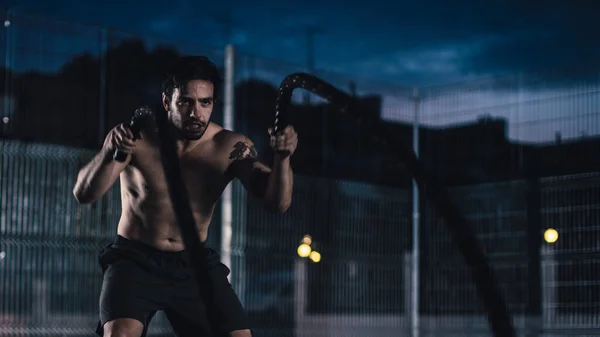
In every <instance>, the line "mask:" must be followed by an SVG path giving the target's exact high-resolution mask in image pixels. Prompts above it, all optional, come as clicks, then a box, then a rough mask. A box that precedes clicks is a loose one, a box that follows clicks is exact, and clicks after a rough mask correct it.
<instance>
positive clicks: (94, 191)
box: [73, 149, 128, 203]
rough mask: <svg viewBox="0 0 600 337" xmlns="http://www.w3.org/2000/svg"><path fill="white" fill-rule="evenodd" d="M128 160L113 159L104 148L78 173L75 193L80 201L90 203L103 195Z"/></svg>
mask: <svg viewBox="0 0 600 337" xmlns="http://www.w3.org/2000/svg"><path fill="white" fill-rule="evenodd" d="M127 162H128V161H126V162H124V163H119V162H117V161H114V160H112V158H111V153H110V151H108V150H105V149H102V150H101V151H100V152H99V153H97V154H96V155H95V156H94V157H93V158H92V160H90V162H89V163H87V164H86V165H85V166H84V167H83V168H82V169H81V170H80V171H79V174H78V175H77V181H76V183H75V187H74V188H73V195H74V196H75V199H77V201H78V202H80V203H89V202H93V201H95V200H96V199H97V198H99V197H100V196H102V195H103V194H104V193H105V192H106V191H107V190H108V189H109V188H110V186H111V185H112V184H113V183H114V182H115V180H116V179H117V177H118V176H119V174H120V173H121V171H122V170H123V168H124V167H125V166H126V165H127V164H126V163H127Z"/></svg>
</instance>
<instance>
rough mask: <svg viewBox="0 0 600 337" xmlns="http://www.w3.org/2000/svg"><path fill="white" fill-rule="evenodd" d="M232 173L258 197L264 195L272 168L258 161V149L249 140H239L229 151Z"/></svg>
mask: <svg viewBox="0 0 600 337" xmlns="http://www.w3.org/2000/svg"><path fill="white" fill-rule="evenodd" d="M229 160H232V163H231V164H230V169H229V171H230V173H231V174H232V175H233V178H237V179H238V180H240V182H241V183H242V184H243V185H244V187H245V188H246V189H247V190H248V191H249V192H251V193H252V194H253V195H255V196H257V197H262V196H263V195H264V191H265V189H266V186H267V181H268V178H269V174H270V173H271V169H269V168H268V167H267V166H266V165H264V164H263V163H261V162H260V161H258V151H256V148H255V147H254V144H253V143H252V142H251V141H250V140H249V139H247V138H246V139H245V140H243V141H238V142H236V143H235V144H234V145H233V148H232V150H231V152H230V153H229Z"/></svg>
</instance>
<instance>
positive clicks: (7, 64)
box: [0, 9, 13, 133]
mask: <svg viewBox="0 0 600 337" xmlns="http://www.w3.org/2000/svg"><path fill="white" fill-rule="evenodd" d="M12 13H13V12H12V10H10V9H9V10H7V11H6V21H4V27H5V29H6V34H5V35H4V36H5V38H6V41H5V43H6V44H5V48H6V49H5V50H4V107H3V108H4V111H3V117H4V118H10V117H12V114H11V109H12V106H11V103H12V83H11V82H12V81H11V77H12V71H13V70H12V67H13V65H12V56H13V48H12V43H13V39H12V35H13V34H12V31H13V29H12V28H11V25H12V22H11V21H10V19H11V17H12ZM10 122H11V121H10V119H9V120H5V119H3V121H2V124H4V125H3V126H2V128H0V130H2V131H4V130H8V129H9V127H8V125H6V124H8V123H10ZM2 133H4V132H2Z"/></svg>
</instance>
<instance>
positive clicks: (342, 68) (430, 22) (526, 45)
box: [3, 0, 600, 140]
mask: <svg viewBox="0 0 600 337" xmlns="http://www.w3.org/2000/svg"><path fill="white" fill-rule="evenodd" d="M3 1H4V5H5V6H8V7H10V8H14V9H17V10H19V11H26V12H32V13H36V14H39V15H42V16H45V17H49V18H56V19H61V20H66V21H69V22H78V23H83V24H89V25H97V26H105V27H106V26H109V27H113V28H116V29H118V30H121V31H124V32H131V33H133V34H135V35H141V36H155V37H159V38H161V40H163V41H168V40H169V39H175V40H177V41H190V42H193V43H196V44H202V45H209V46H214V47H215V49H218V50H222V49H223V46H224V45H225V44H226V42H227V41H230V42H233V43H234V44H236V45H237V46H238V50H239V51H240V53H241V54H248V55H250V54H251V55H257V56H261V57H268V58H273V59H276V60H281V61H283V62H290V63H294V64H299V65H302V66H304V65H305V64H306V41H307V38H306V37H307V34H306V32H307V28H308V27H311V26H313V27H317V28H318V29H319V30H320V33H318V34H316V35H315V54H314V55H315V64H316V68H317V69H322V70H326V71H331V72H337V73H341V74H346V75H347V76H348V78H360V79H366V78H369V79H373V80H376V81H381V82H385V83H391V84H394V85H403V86H406V88H410V87H411V86H430V85H434V84H440V83H454V82H464V81H474V80H475V79H477V78H481V77H483V78H490V77H491V76H496V75H499V74H500V75H503V74H512V75H514V74H518V73H523V74H527V73H531V72H533V71H537V70H543V71H551V72H556V73H559V72H560V71H565V70H566V73H567V75H564V76H563V75H561V76H563V77H562V78H560V79H559V80H558V82H557V83H558V84H556V83H550V82H549V83H548V85H547V86H548V87H549V88H548V90H550V91H552V90H553V91H554V92H555V93H556V92H562V93H563V94H564V93H565V92H568V91H569V90H573V89H572V87H571V86H569V85H570V84H569V85H566V84H565V83H566V82H568V80H569V79H570V75H569V72H570V71H573V70H572V69H573V68H581V67H585V66H588V65H594V63H597V60H600V44H599V43H598V42H597V39H598V36H599V33H600V29H599V26H598V24H599V23H600V1H594V0H587V1H583V0H575V1H564V0H562V1H559V0H547V1H528V2H521V1H496V0H491V1H475V0H471V1H469V0H454V1H445V0H429V1H399V2H391V1H383V0H370V1H362V2H358V1H356V2H351V1H346V2H337V1H333V0H324V1H304V2H298V1H287V2H285V1H267V0H262V1H252V2H250V1H248V2H246V1H241V0H226V1H213V2H199V1H188V0H171V1H155V2H154V3H152V4H151V5H149V4H148V2H146V1H140V0H131V1H122V0H121V1H115V0H107V1H99V0H91V1H87V2H84V1H68V0H54V1H47V0H3ZM7 1H8V2H7ZM90 43H96V42H95V41H91V42H90ZM178 44H179V45H180V44H181V42H178ZM268 65H269V63H265V67H267V66H268ZM588 73H589V72H588ZM591 73H592V74H593V76H596V78H599V77H598V76H600V75H598V74H600V67H597V66H596V67H593V68H592V70H591ZM571 77H573V76H571ZM281 79H282V78H281V75H280V73H277V75H276V76H275V78H274V81H275V80H277V81H279V80H281ZM513 86H514V85H513ZM483 89H484V91H485V90H488V89H489V90H493V93H490V92H489V90H488V92H479V93H472V96H470V97H468V98H467V96H464V97H462V98H461V99H460V100H456V99H447V98H444V99H442V100H440V102H439V104H438V103H436V102H435V101H433V102H432V103H431V104H429V106H428V107H426V108H424V111H423V119H422V121H423V122H425V123H430V124H438V125H441V124H445V123H446V122H447V120H446V119H444V118H442V117H439V115H436V111H435V110H436V109H441V108H440V107H439V106H443V107H444V108H445V109H446V110H452V109H455V110H461V109H462V110H465V109H472V110H476V109H479V108H480V107H481V106H495V105H499V104H500V105H501V104H505V103H506V102H510V101H514V100H515V99H516V98H515V95H516V94H515V93H514V90H513V91H510V90H508V91H506V90H505V91H502V88H497V87H494V88H492V86H486V85H484V86H483ZM548 90H547V91H546V92H545V93H540V92H539V88H538V89H535V90H532V91H528V90H522V91H521V92H519V93H518V95H520V96H518V97H519V99H522V98H523V97H526V96H527V95H529V96H531V97H532V99H538V98H539V97H547V96H548V95H554V93H549V92H550V91H548ZM595 95H596V96H598V94H597V91H596V93H595ZM382 96H384V111H383V115H384V118H388V119H395V120H403V119H404V120H410V118H412V117H407V116H410V114H411V109H410V107H409V105H407V104H409V103H407V101H403V100H402V99H394V98H393V97H392V95H390V94H386V93H382ZM436 104H438V105H436ZM449 106H451V107H452V108H448V107H449ZM565 107H566V106H565ZM595 108H597V106H596V107H595ZM536 109H537V110H536ZM540 109H541V108H540V107H539V106H537V108H535V109H534V108H532V107H525V106H521V107H519V109H517V110H515V109H512V110H511V109H504V110H502V111H494V110H493V109H491V110H490V109H488V110H490V111H485V112H481V111H479V110H478V111H476V112H473V114H472V115H467V114H465V115H464V116H462V117H461V116H458V117H457V116H453V117H452V118H451V119H452V121H453V122H460V121H461V120H473V118H475V117H476V116H475V115H479V114H480V113H490V114H492V115H499V116H504V117H506V118H509V119H511V121H512V122H514V121H517V122H519V123H521V122H527V121H529V120H531V121H536V120H541V119H543V116H544V114H545V111H548V110H544V111H542V110H540ZM544 109H545V108H544ZM555 110H556V109H554V110H552V111H554V112H552V111H551V113H552V114H553V115H552V118H553V119H554V122H552V123H553V125H552V126H548V127H542V126H536V128H537V129H536V130H538V129H539V130H542V131H539V130H538V131H535V132H536V135H535V136H532V135H531V134H530V133H531V132H533V131H527V130H526V129H525V128H523V127H521V128H512V129H511V137H513V138H521V139H530V140H539V139H541V138H544V139H546V140H547V139H552V138H553V137H554V132H555V131H557V129H565V128H567V127H563V124H564V125H566V124H568V123H571V124H573V123H576V125H575V124H573V125H572V126H568V128H569V129H568V130H566V129H565V130H563V131H564V133H565V134H567V133H568V134H569V135H570V136H576V135H578V134H580V133H582V132H584V133H587V134H589V133H597V132H600V127H599V126H598V125H599V124H600V120H598V117H597V116H598V114H597V112H596V114H595V116H596V117H594V118H592V119H589V118H588V119H578V120H577V121H574V120H567V119H565V118H569V116H570V115H576V114H577V113H582V114H588V115H589V113H590V111H588V110H586V111H580V112H576V111H575V110H574V109H570V107H569V108H568V109H567V110H561V111H555ZM594 111H596V110H594ZM436 116H437V117H436ZM445 118H448V117H445ZM557 118H558V119H557ZM586 118H587V117H586ZM582 129H585V130H583V131H582ZM542 133H543V135H542Z"/></svg>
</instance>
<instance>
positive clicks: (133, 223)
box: [73, 56, 297, 337]
mask: <svg viewBox="0 0 600 337" xmlns="http://www.w3.org/2000/svg"><path fill="white" fill-rule="evenodd" d="M219 87H220V79H219V72H218V70H217V68H216V67H215V65H214V64H213V63H212V62H210V61H209V60H208V59H207V58H205V57H200V56H197V57H184V58H181V59H180V60H179V61H178V62H177V63H176V64H175V65H174V66H173V68H172V69H171V70H170V71H169V73H168V75H167V76H166V77H165V80H164V83H163V94H162V102H163V106H164V108H165V109H166V111H167V113H168V120H169V125H168V129H169V130H170V132H171V133H172V135H173V136H174V137H175V139H176V140H177V154H178V157H179V158H180V160H181V170H182V177H183V179H184V181H185V182H186V187H187V189H188V192H189V193H188V194H189V198H190V203H191V208H192V211H193V214H194V218H195V220H196V228H197V231H198V233H199V236H200V239H201V240H202V241H205V240H206V238H207V235H208V226H209V223H210V220H211V217H212V214H213V210H214V207H215V204H216V202H217V200H218V199H219V198H220V196H221V194H222V192H223V190H224V188H225V187H226V186H227V184H228V183H229V182H230V181H231V180H232V179H234V178H237V179H239V180H240V181H241V182H242V184H243V185H244V187H245V188H246V189H247V190H248V191H249V193H250V194H252V195H254V196H255V197H257V198H260V199H261V200H262V201H263V202H264V204H265V205H266V206H267V207H268V208H269V209H272V210H274V211H278V212H281V213H283V212H285V211H286V210H287V209H288V207H289V206H290V203H291V199H292V187H293V174H292V168H291V166H290V155H291V154H293V153H294V151H295V150H296V146H297V135H296V133H295V131H294V129H293V127H291V126H290V127H288V128H286V129H284V130H282V131H281V132H279V133H277V134H273V133H272V132H271V130H269V134H270V137H271V148H272V149H273V151H274V156H275V157H274V161H273V167H272V168H268V167H266V166H265V165H264V164H262V163H260V162H259V161H258V160H257V152H256V150H255V148H254V146H253V143H252V142H251V141H250V140H249V139H248V138H247V137H245V136H243V135H241V134H238V133H235V132H232V131H229V130H225V129H223V128H222V127H221V126H219V125H216V124H214V123H212V122H211V114H212V110H213V103H214V101H215V99H216V98H217V97H218V92H217V91H218V88H219ZM115 149H119V150H121V151H124V152H126V153H128V155H127V159H126V160H125V161H124V162H122V163H121V162H118V161H115V160H113V159H112V155H113V152H114V151H115ZM118 177H120V184H121V200H122V201H121V204H122V214H121V219H120V221H119V224H118V229H117V236H116V238H115V241H114V242H113V244H111V245H110V246H108V247H107V248H106V249H105V250H104V251H103V252H102V253H101V254H100V257H99V261H100V265H101V267H102V271H103V273H104V281H103V286H102V292H101V295H100V323H99V325H98V329H97V333H98V334H99V335H100V336H104V337H108V336H113V337H114V336H119V337H140V336H145V335H146V332H147V327H148V324H149V323H150V320H151V319H152V317H153V315H154V314H155V313H156V311H157V310H164V312H165V314H166V316H167V318H168V319H169V322H170V323H171V326H172V327H173V330H174V331H175V332H176V333H177V335H178V336H185V337H187V336H194V337H197V336H206V337H208V336H211V337H212V336H219V337H220V336H232V337H242V336H250V335H251V333H250V327H249V324H248V320H247V317H246V315H245V312H244V310H243V308H242V306H241V303H240V301H239V299H238V297H237V295H236V294H235V293H234V291H233V289H232V287H231V285H230V284H229V281H228V280H227V275H228V274H229V272H230V270H229V269H228V268H227V266H225V265H223V264H222V263H220V261H219V256H218V254H217V253H216V252H215V251H214V250H212V249H209V248H206V253H207V256H208V258H207V261H205V264H204V266H206V268H204V269H206V270H205V271H204V272H203V275H204V277H202V278H201V279H200V280H198V279H197V278H196V277H195V275H194V272H193V268H194V265H193V264H192V258H190V256H189V254H187V252H186V251H185V250H184V246H183V240H182V237H181V235H180V233H179V227H178V225H177V223H176V220H175V215H174V213H173V209H172V207H171V200H170V199H169V194H168V191H167V185H166V181H165V176H164V172H163V170H162V166H161V160H160V154H159V148H158V145H157V133H156V128H155V127H150V128H145V129H144V130H143V131H142V137H141V139H139V140H137V141H133V135H132V133H131V131H130V130H129V129H128V128H127V127H126V126H125V125H123V124H121V125H118V126H116V127H115V128H113V129H112V130H111V131H110V132H109V133H108V135H107V136H106V139H105V141H104V145H103V147H102V149H101V150H100V151H99V153H97V154H96V155H95V157H94V158H93V159H92V160H91V161H90V162H89V163H88V164H87V165H85V166H84V167H83V168H82V169H81V171H80V172H79V175H78V177H77V182H76V184H75V187H74V189H73V194H74V196H75V198H76V199H77V201H78V202H80V203H91V202H94V201H95V200H98V199H99V198H101V197H102V195H104V193H105V192H106V191H107V190H108V189H109V188H110V187H111V186H112V185H113V183H114V182H115V181H116V179H117V178H118ZM209 287H210V290H207V289H208V288H209Z"/></svg>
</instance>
